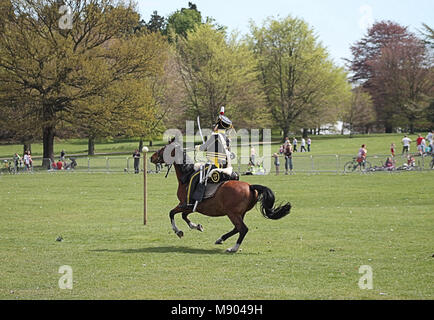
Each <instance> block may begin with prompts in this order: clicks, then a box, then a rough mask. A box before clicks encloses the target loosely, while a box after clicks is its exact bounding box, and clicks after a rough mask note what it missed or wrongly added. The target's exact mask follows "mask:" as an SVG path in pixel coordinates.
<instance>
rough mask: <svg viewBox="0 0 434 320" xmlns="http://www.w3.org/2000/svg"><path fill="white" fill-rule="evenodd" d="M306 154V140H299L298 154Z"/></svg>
mask: <svg viewBox="0 0 434 320" xmlns="http://www.w3.org/2000/svg"><path fill="white" fill-rule="evenodd" d="M303 150H304V152H307V150H306V140H305V139H304V138H301V145H300V152H303Z"/></svg>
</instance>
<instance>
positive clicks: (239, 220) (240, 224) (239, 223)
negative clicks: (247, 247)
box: [226, 214, 249, 252]
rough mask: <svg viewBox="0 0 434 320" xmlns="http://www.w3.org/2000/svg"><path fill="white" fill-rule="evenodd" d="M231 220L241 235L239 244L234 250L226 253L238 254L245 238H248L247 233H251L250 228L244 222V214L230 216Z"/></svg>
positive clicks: (230, 249) (228, 250) (231, 249)
mask: <svg viewBox="0 0 434 320" xmlns="http://www.w3.org/2000/svg"><path fill="white" fill-rule="evenodd" d="M228 216H229V219H230V220H231V221H232V223H233V224H234V225H235V228H236V229H237V231H238V232H239V233H240V235H239V237H238V240H237V243H236V244H235V246H233V247H232V248H229V249H227V250H226V252H237V251H238V249H239V248H240V246H241V243H242V242H243V240H244V237H245V236H246V234H247V232H248V231H249V228H247V226H246V224H245V223H244V221H243V218H244V214H242V215H228Z"/></svg>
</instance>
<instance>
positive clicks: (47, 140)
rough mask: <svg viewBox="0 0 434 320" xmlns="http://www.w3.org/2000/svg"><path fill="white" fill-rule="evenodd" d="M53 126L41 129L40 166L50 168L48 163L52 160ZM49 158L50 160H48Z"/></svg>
mask: <svg viewBox="0 0 434 320" xmlns="http://www.w3.org/2000/svg"><path fill="white" fill-rule="evenodd" d="M54 134H55V132H54V126H48V127H45V128H44V130H43V136H42V143H43V159H42V167H44V168H48V169H50V163H51V162H54ZM50 160H51V162H50Z"/></svg>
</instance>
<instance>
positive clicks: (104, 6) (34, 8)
mask: <svg viewBox="0 0 434 320" xmlns="http://www.w3.org/2000/svg"><path fill="white" fill-rule="evenodd" d="M70 4H71V6H72V7H71V8H70V10H71V12H70V14H71V15H70V18H72V21H71V22H72V23H71V24H70V26H69V27H67V28H65V27H64V26H62V24H61V23H60V21H62V18H63V16H62V13H61V11H60V12H59V9H60V8H59V7H60V4H59V2H58V1H56V0H40V1H31V0H11V5H12V12H6V13H5V12H3V11H2V17H1V18H2V19H1V21H3V24H2V26H1V28H2V29H1V32H0V69H1V70H2V72H0V77H1V78H0V90H1V91H2V95H0V97H2V98H3V99H8V100H12V101H14V100H19V99H21V100H25V101H32V104H31V105H29V108H28V109H27V110H26V111H27V112H28V113H29V114H31V115H32V117H35V118H36V119H37V123H38V125H40V126H41V128H42V129H41V131H42V136H43V157H44V159H46V162H48V159H53V157H54V150H53V146H54V136H55V135H56V126H57V125H58V123H59V121H60V120H61V119H64V118H65V115H67V114H71V113H73V111H74V110H75V108H77V106H79V104H80V103H81V102H82V101H85V100H87V99H92V98H93V97H96V96H99V95H103V94H104V92H105V91H106V90H107V89H108V88H109V87H110V86H112V85H113V84H114V83H117V82H121V81H124V80H126V79H141V78H145V77H147V76H149V75H152V74H154V73H156V72H159V70H160V69H161V66H160V57H161V45H158V43H159V42H156V41H154V40H155V39H156V38H155V37H158V36H159V35H157V34H151V35H149V34H142V33H136V34H133V31H134V29H135V27H136V26H137V25H138V20H139V15H138V13H137V12H136V10H135V8H134V7H133V5H132V4H131V3H127V4H125V3H124V1H115V0H89V1H76V2H70ZM160 37H161V36H160ZM156 44H157V45H156ZM0 105H1V101H0ZM46 164H47V163H45V164H44V165H46Z"/></svg>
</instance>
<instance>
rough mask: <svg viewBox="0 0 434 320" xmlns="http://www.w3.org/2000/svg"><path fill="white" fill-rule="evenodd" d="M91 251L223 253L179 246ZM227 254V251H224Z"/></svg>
mask: <svg viewBox="0 0 434 320" xmlns="http://www.w3.org/2000/svg"><path fill="white" fill-rule="evenodd" d="M90 251H93V252H121V253H189V254H223V253H225V252H224V250H222V249H217V248H216V249H199V248H188V247H181V246H173V247H149V248H137V249H95V250H90ZM226 254H227V253H226Z"/></svg>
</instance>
